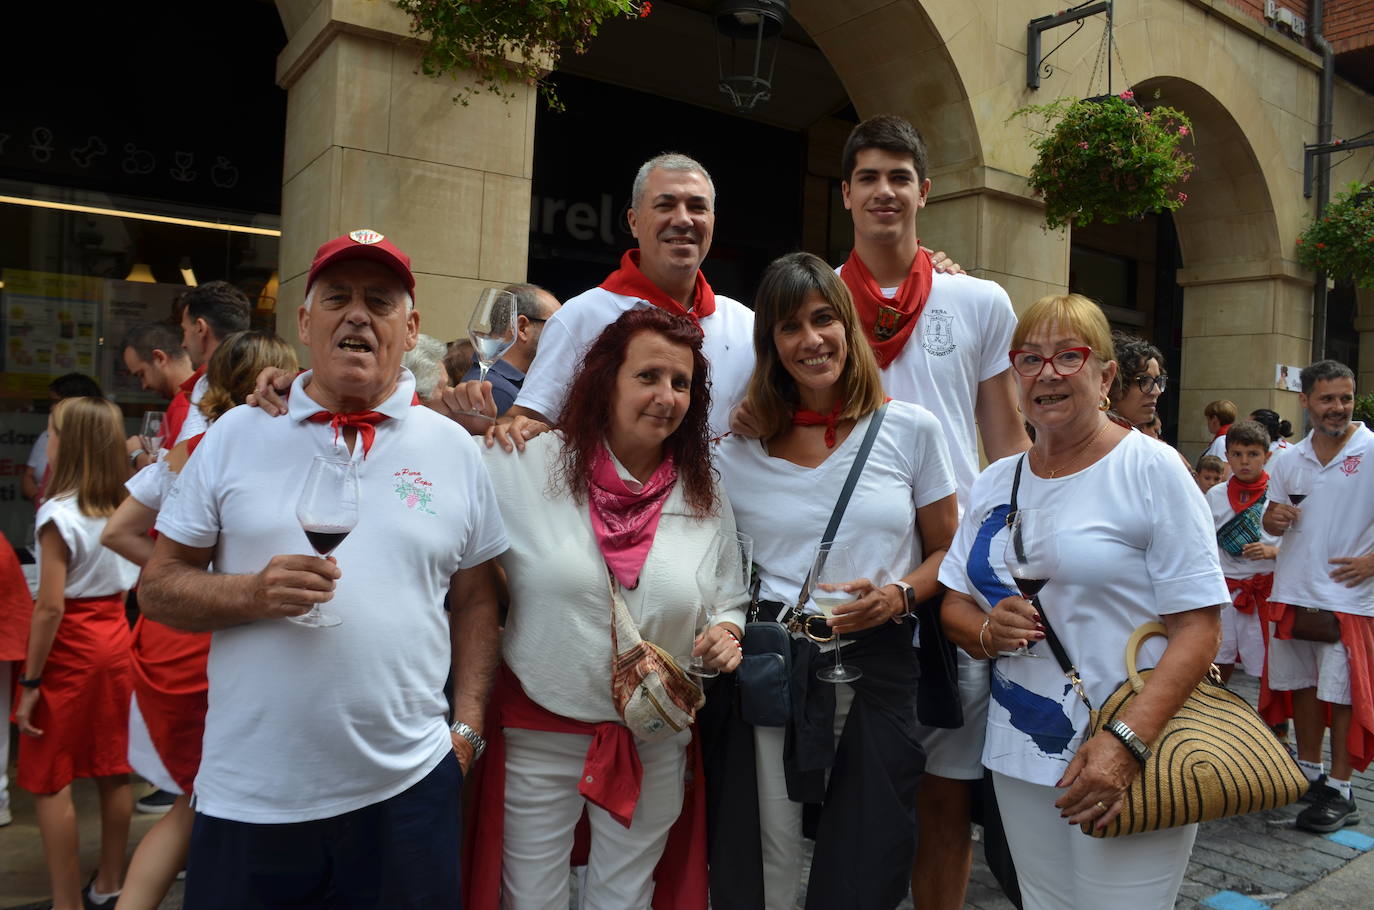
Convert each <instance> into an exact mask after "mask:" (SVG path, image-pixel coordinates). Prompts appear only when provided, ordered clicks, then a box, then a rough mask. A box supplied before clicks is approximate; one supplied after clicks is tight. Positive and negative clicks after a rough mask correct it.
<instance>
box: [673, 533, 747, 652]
mask: <svg viewBox="0 0 1374 910" xmlns="http://www.w3.org/2000/svg"><path fill="white" fill-rule="evenodd" d="M753 565H754V539H753V538H752V537H750V536H749V535H748V534H745V533H743V532H741V531H717V532H716V533H715V534H713V535H712V536H711V542H710V543H709V544H708V545H707V547H706V555H704V556H703V557H702V558H701V564H700V565H699V566H697V590H698V591H700V592H701V605H700V606H699V607H698V608H697V618H696V619H697V621H696V636H695V637H696V638H698V639H699V638H701V636H702V635H704V634H706V630H707V629H709V628H710V627H711V626H712V625H714V624H715V621H716V610H717V609H718V608H719V606H720V605H721V604H722V603H726V602H728V601H731V600H737V599H739V598H742V597H745V596H747V593H748V591H749V575H750V572H751V571H752V570H753ZM685 669H686V670H687V672H688V673H691V674H693V675H694V676H703V677H709V676H719V675H720V671H719V670H717V669H716V668H714V667H708V666H706V662H705V661H704V660H703V659H702V658H701V657H700V656H699V655H698V656H693V657H692V659H691V660H689V661H688V662H687V666H686V668H685Z"/></svg>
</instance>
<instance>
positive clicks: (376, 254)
mask: <svg viewBox="0 0 1374 910" xmlns="http://www.w3.org/2000/svg"><path fill="white" fill-rule="evenodd" d="M348 259H371V260H372V261H373V262H380V263H381V264H382V265H384V266H386V267H387V268H389V269H391V270H392V271H393V272H395V273H396V274H397V275H398V276H399V277H400V279H401V281H402V282H404V283H405V286H406V291H408V292H409V293H410V295H411V296H412V297H414V296H415V276H414V275H412V274H411V273H410V257H409V256H407V255H406V254H405V253H402V252H401V251H400V250H398V249H397V248H396V245H395V244H394V243H392V242H391V241H390V240H387V239H386V237H384V236H382V235H381V234H379V233H378V232H376V231H371V230H367V229H363V230H358V231H349V232H348V233H347V234H344V235H343V236H342V237H336V238H334V239H333V240H331V241H329V242H328V243H326V244H324V245H323V246H321V247H320V248H319V249H318V250H316V251H315V261H314V262H311V263H310V277H308V278H307V279H306V280H305V292H306V293H307V294H308V293H310V288H311V287H312V286H313V285H314V284H315V279H316V278H318V277H320V272H322V271H324V270H325V269H326V268H328V267H329V266H331V265H333V264H334V263H336V262H344V261H346V260H348Z"/></svg>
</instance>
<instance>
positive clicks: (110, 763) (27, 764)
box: [15, 592, 134, 794]
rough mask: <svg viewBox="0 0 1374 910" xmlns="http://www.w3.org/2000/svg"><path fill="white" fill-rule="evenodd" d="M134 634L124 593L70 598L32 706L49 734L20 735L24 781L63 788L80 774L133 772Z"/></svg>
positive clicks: (38, 788)
mask: <svg viewBox="0 0 1374 910" xmlns="http://www.w3.org/2000/svg"><path fill="white" fill-rule="evenodd" d="M130 640H131V637H130V635H129V622H128V620H127V619H125V617H124V594H123V592H120V593H119V594H110V595H107V596H105V597H76V598H68V599H67V606H66V612H65V613H64V614H63V616H62V623H61V625H59V626H58V627H57V635H56V637H55V638H54V639H53V643H52V651H50V652H49V654H48V662H47V663H46V664H44V665H43V687H42V690H41V691H42V693H43V697H42V698H40V699H39V700H38V704H37V706H35V708H34V711H33V719H32V722H33V725H34V726H35V727H37V728H38V729H40V730H42V731H43V735H42V736H38V737H34V736H21V737H20V738H19V774H18V778H17V779H18V782H19V786H21V787H23V788H24V789H25V790H28V791H29V792H31V793H40V794H42V793H56V792H57V791H58V790H61V789H62V788H63V787H65V786H67V785H68V784H70V783H71V782H72V781H73V780H74V779H75V778H78V777H109V776H110V775H114V774H128V773H129V771H130V768H129V699H130V697H131V696H132V694H133V687H134V682H133V669H132V666H131V663H132V662H131V660H130V658H129V645H130ZM16 689H17V690H18V691H16V692H15V699H16V703H17V701H18V698H19V695H20V693H22V692H23V689H20V688H19V687H17V686H16Z"/></svg>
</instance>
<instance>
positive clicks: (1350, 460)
mask: <svg viewBox="0 0 1374 910" xmlns="http://www.w3.org/2000/svg"><path fill="white" fill-rule="evenodd" d="M1363 457H1364V456H1363V455H1347V456H1345V461H1342V462H1341V471H1342V473H1344V474H1346V475H1347V476H1348V475H1350V474H1354V473H1355V472H1356V471H1358V470H1359V469H1360V459H1361V458H1363Z"/></svg>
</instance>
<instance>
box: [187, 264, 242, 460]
mask: <svg viewBox="0 0 1374 910" xmlns="http://www.w3.org/2000/svg"><path fill="white" fill-rule="evenodd" d="M181 303H182V309H181V346H182V347H183V348H185V349H186V355H187V356H188V357H190V358H191V366H193V367H195V368H196V371H195V372H194V373H192V374H191V375H190V376H189V377H188V378H187V380H186V381H185V382H184V383H183V384H182V387H181V388H182V391H184V392H186V394H187V395H188V397H189V398H190V400H191V407H190V410H189V411H188V412H187V414H186V420H185V421H184V422H183V423H182V425H181V432H180V433H179V434H177V437H176V439H175V440H173V442H181V441H182V440H184V439H190V438H191V437H192V436H198V435H200V434H201V433H204V432H205V429H206V426H207V424H206V422H205V417H204V416H203V415H202V414H201V413H200V408H198V407H197V405H199V404H200V399H201V398H202V397H204V395H205V389H206V385H207V383H206V380H205V365H206V364H207V363H209V362H210V355H211V354H213V353H215V351H216V350H218V349H219V346H220V344H221V343H222V342H223V341H224V339H226V338H228V337H229V336H230V335H232V334H234V333H235V332H242V331H244V330H246V329H247V328H248V326H249V313H250V312H251V310H252V307H251V305H250V304H249V303H248V297H247V295H245V294H244V293H243V291H240V290H239V289H238V288H236V287H234V286H233V285H232V284H230V283H229V282H227V281H207V282H205V283H204V284H202V285H197V286H196V287H193V288H191V290H189V291H187V292H186V293H185V294H183V295H182V297H181Z"/></svg>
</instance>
